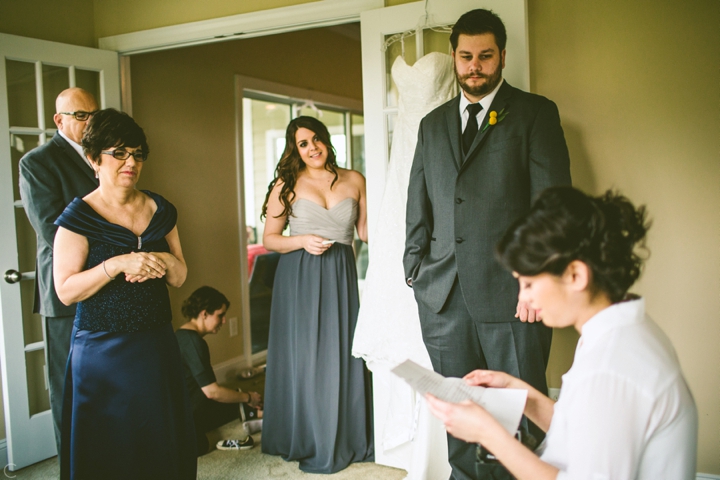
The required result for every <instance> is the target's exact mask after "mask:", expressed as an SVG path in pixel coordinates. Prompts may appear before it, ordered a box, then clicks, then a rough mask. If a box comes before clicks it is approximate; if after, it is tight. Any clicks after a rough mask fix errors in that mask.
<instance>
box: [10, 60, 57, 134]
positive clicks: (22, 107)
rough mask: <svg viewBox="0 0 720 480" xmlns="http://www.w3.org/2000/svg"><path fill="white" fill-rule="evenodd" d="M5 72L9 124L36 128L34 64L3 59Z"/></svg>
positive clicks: (36, 110) (36, 109)
mask: <svg viewBox="0 0 720 480" xmlns="http://www.w3.org/2000/svg"><path fill="white" fill-rule="evenodd" d="M5 72H6V74H5V75H6V80H7V99H8V118H9V120H10V126H11V127H34V128H37V127H38V108H37V93H36V90H35V64H34V63H30V62H18V61H15V60H5ZM53 108H54V107H53Z"/></svg>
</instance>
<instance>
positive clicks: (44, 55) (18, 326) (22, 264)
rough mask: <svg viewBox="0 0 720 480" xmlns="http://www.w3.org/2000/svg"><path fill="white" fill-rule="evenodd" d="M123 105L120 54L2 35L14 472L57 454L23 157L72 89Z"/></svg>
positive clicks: (3, 326) (5, 333) (9, 429)
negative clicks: (36, 310) (23, 193)
mask: <svg viewBox="0 0 720 480" xmlns="http://www.w3.org/2000/svg"><path fill="white" fill-rule="evenodd" d="M75 86H78V87H82V88H84V89H86V90H88V91H90V92H91V93H93V94H94V95H95V97H96V98H97V100H98V103H99V104H100V105H101V108H106V107H114V108H120V78H119V68H118V55H117V53H115V52H110V51H103V50H97V49H93V48H86V47H78V46H73V45H65V44H61V43H55V42H47V41H43V40H35V39H30V38H25V37H18V36H14V35H5V34H0V95H2V96H1V97H0V225H2V229H0V273H2V275H3V280H2V281H0V367H1V370H2V393H3V407H4V415H5V432H6V436H7V453H8V467H7V468H8V470H17V469H20V468H23V467H25V466H27V465H31V464H33V463H36V462H39V461H41V460H44V459H46V458H48V457H51V456H53V455H55V454H56V446H55V434H54V430H53V422H52V415H51V412H50V403H49V399H48V390H47V369H46V367H45V338H44V329H43V325H42V320H41V318H40V316H39V315H38V314H33V313H32V307H33V295H34V288H33V280H34V278H35V253H36V237H35V232H34V230H33V228H32V226H31V225H30V222H29V221H28V219H27V216H26V215H25V211H24V209H23V206H22V203H21V201H20V193H19V188H18V162H19V160H20V158H21V157H22V156H23V155H24V154H25V153H27V152H28V151H30V150H32V149H33V148H35V147H37V146H39V145H42V144H43V143H45V142H47V141H48V140H50V139H51V138H52V136H53V135H54V133H55V130H56V129H55V124H54V122H53V120H52V117H53V114H54V113H55V98H56V97H57V95H58V94H59V93H60V92H61V91H62V90H64V89H66V88H68V87H75Z"/></svg>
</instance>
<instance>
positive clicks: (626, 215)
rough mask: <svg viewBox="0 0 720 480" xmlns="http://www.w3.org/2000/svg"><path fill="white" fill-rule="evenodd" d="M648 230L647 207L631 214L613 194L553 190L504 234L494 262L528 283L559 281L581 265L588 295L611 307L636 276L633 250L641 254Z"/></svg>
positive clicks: (624, 201)
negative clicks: (586, 272)
mask: <svg viewBox="0 0 720 480" xmlns="http://www.w3.org/2000/svg"><path fill="white" fill-rule="evenodd" d="M649 228H650V222H649V221H647V220H646V211H645V207H644V206H641V207H639V208H635V207H634V206H633V204H632V203H630V201H629V200H628V199H627V198H625V197H623V196H622V195H620V194H619V193H617V192H613V191H611V190H608V191H607V192H605V194H604V195H601V196H599V197H591V196H588V195H586V194H584V193H583V192H581V191H580V190H577V189H575V188H572V187H553V188H548V189H547V190H545V191H544V192H542V193H541V194H540V196H539V197H538V199H537V200H536V201H535V203H534V204H533V206H532V208H531V209H530V212H528V213H527V215H525V216H524V217H522V218H520V219H518V220H517V221H516V222H515V223H514V224H513V225H512V226H511V227H510V228H509V229H508V231H507V232H505V235H504V236H503V238H502V240H501V241H500V243H499V244H498V246H497V256H498V259H499V260H500V262H501V263H502V264H503V265H504V266H505V267H506V268H508V269H510V270H512V271H514V272H517V273H518V274H520V275H524V276H530V277H531V276H535V275H539V274H541V273H549V274H552V275H557V276H559V275H562V273H563V272H564V271H565V269H566V268H567V266H568V265H569V264H570V262H572V261H573V260H580V261H581V262H583V263H585V264H586V265H587V266H588V267H589V268H590V270H591V271H592V280H591V292H593V293H597V292H598V291H601V292H604V293H606V294H607V295H608V297H609V298H610V301H612V302H613V303H615V302H619V301H620V300H622V299H623V298H624V297H625V294H626V293H627V291H628V289H629V288H630V287H631V286H632V284H633V283H635V281H636V280H637V279H638V277H639V276H640V272H641V270H642V265H643V259H642V258H641V257H640V256H638V255H637V254H636V253H635V246H636V245H637V244H639V246H640V247H641V248H642V249H645V242H644V239H645V235H646V233H647V231H648V229H649ZM645 250H646V249H645Z"/></svg>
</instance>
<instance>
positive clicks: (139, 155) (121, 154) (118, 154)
mask: <svg viewBox="0 0 720 480" xmlns="http://www.w3.org/2000/svg"><path fill="white" fill-rule="evenodd" d="M100 153H104V154H106V155H112V157H113V158H114V159H116V160H127V159H128V158H130V155H132V156H133V158H135V161H136V162H144V161H145V160H147V153H145V152H143V151H140V150H135V151H134V152H133V153H130V152H128V151H127V150H125V149H124V148H116V149H115V150H103V151H101V152H100Z"/></svg>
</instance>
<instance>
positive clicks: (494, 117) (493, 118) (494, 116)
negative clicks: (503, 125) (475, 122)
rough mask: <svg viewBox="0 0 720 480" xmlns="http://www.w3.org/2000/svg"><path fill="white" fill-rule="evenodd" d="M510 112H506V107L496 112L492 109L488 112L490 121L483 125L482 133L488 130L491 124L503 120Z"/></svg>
mask: <svg viewBox="0 0 720 480" xmlns="http://www.w3.org/2000/svg"><path fill="white" fill-rule="evenodd" d="M508 113H509V112H506V111H505V109H504V108H503V109H502V110H500V113H498V112H496V111H495V110H492V111H491V112H490V113H488V122H487V123H486V124H485V126H484V127H483V129H482V131H481V132H480V133H482V132H484V131H485V130H487V129H488V128H489V127H490V125H495V124H496V123H498V122H502V121H503V118H505V117H506V116H507V114H508Z"/></svg>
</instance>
